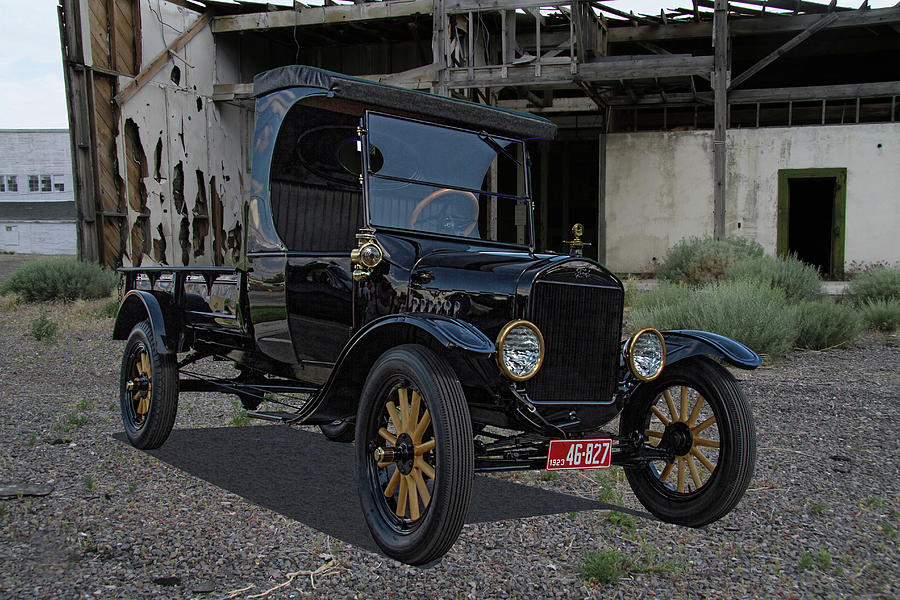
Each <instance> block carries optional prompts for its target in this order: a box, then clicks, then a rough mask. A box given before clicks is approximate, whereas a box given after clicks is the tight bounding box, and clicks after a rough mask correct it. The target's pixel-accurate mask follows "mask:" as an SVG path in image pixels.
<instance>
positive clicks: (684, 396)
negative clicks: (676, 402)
mask: <svg viewBox="0 0 900 600" xmlns="http://www.w3.org/2000/svg"><path fill="white" fill-rule="evenodd" d="M687 418H688V388H687V386H686V385H683V386H681V413H680V414H679V415H678V420H679V421H687Z"/></svg>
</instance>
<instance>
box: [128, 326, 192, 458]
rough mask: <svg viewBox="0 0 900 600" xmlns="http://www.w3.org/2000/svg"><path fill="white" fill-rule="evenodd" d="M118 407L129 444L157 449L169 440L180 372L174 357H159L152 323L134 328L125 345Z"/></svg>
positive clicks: (163, 355) (160, 355) (175, 407)
mask: <svg viewBox="0 0 900 600" xmlns="http://www.w3.org/2000/svg"><path fill="white" fill-rule="evenodd" d="M119 404H120V406H121V410H122V421H123V423H124V425H125V435H126V436H127V437H128V441H129V442H131V444H132V445H133V446H135V447H137V448H144V449H150V448H158V447H159V446H161V445H162V444H163V442H165V441H166V438H168V437H169V432H171V431H172V426H173V425H174V423H175V413H176V411H177V406H178V369H177V366H176V364H175V358H174V356H173V355H171V354H160V353H159V350H158V348H157V346H156V340H155V338H154V337H153V332H152V329H151V327H150V323H149V322H147V321H143V322H141V323H138V324H137V325H135V326H134V329H132V330H131V334H130V335H129V336H128V342H127V343H126V344H125V352H124V354H123V356H122V370H121V376H120V387H119Z"/></svg>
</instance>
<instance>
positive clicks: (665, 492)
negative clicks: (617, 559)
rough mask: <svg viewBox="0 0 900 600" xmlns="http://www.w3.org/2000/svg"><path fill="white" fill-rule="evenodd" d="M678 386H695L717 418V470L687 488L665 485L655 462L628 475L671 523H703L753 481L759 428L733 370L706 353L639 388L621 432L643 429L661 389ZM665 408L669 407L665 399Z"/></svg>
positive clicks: (727, 507) (723, 509) (671, 367)
mask: <svg viewBox="0 0 900 600" xmlns="http://www.w3.org/2000/svg"><path fill="white" fill-rule="evenodd" d="M675 386H679V387H680V386H685V387H687V388H693V389H694V390H696V391H697V392H698V393H699V395H701V396H703V398H704V399H705V403H706V404H707V405H708V407H709V409H711V412H712V415H713V416H715V425H716V427H717V436H718V442H719V444H720V446H719V448H718V449H717V452H716V453H717V456H716V457H715V458H716V463H715V464H714V467H715V468H714V470H713V471H712V473H711V474H710V475H708V478H707V479H706V481H703V482H702V485H701V486H700V487H699V488H698V489H695V490H687V489H685V488H684V487H683V489H685V491H684V492H678V491H677V486H676V487H673V486H672V485H671V484H669V483H662V482H661V481H660V479H661V478H662V477H661V476H662V475H663V474H664V473H665V470H663V472H660V471H659V469H658V467H657V466H655V465H654V464H647V465H645V466H641V467H634V468H631V467H629V468H626V469H625V475H626V477H627V478H628V483H629V484H630V485H631V489H632V491H633V492H634V494H635V495H636V496H637V498H638V500H640V502H641V504H643V505H644V506H645V507H646V508H647V510H649V511H650V512H651V513H653V514H654V515H656V516H657V517H659V518H660V519H662V520H663V521H666V522H668V523H676V524H678V525H685V526H689V527H701V526H703V525H706V524H708V523H712V522H713V521H716V520H718V519H720V518H722V517H723V516H725V515H726V514H728V512H729V511H731V510H732V509H733V508H734V507H735V506H736V505H737V503H738V502H739V501H740V499H741V497H742V496H743V495H744V492H745V491H746V490H747V486H748V485H750V480H751V479H752V477H753V470H754V467H755V465H756V430H755V426H754V424H753V416H752V414H751V412H750V405H749V403H748V402H747V399H746V397H745V396H744V393H743V392H742V391H741V389H740V386H739V385H738V383H737V381H736V380H735V379H734V377H733V376H732V375H731V373H729V372H728V370H727V369H725V368H724V367H722V366H721V365H719V364H718V363H716V362H714V361H712V360H710V359H708V358H706V357H692V358H688V359H684V360H682V361H679V362H677V363H674V364H672V365H669V366H666V368H665V370H664V371H663V373H662V374H661V375H660V376H659V378H657V379H656V380H654V381H651V382H649V383H644V384H641V386H640V387H639V388H638V389H637V390H635V393H634V396H632V398H631V399H630V400H629V401H628V404H627V405H626V408H625V410H624V411H623V413H622V418H621V420H620V433H621V434H622V435H630V434H632V433H633V432H635V431H641V432H643V431H645V430H646V428H647V427H648V426H649V424H650V420H651V415H652V413H651V407H652V406H654V405H656V402H657V401H658V400H661V399H662V398H663V390H666V389H669V388H671V387H675ZM661 406H662V407H663V408H665V406H666V405H665V402H663V404H662V405H661ZM672 421H673V422H674V421H675V419H672ZM693 435H694V434H693V433H692V437H691V440H693V439H694V437H693ZM703 435H704V436H706V435H707V434H706V433H704V434H703ZM698 437H699V436H698ZM673 447H674V446H673ZM689 453H690V452H686V453H684V454H682V456H688V454H689ZM691 460H692V461H693V459H691ZM675 462H676V463H677V460H676V461H675ZM698 470H699V469H698ZM670 472H671V471H670ZM684 473H685V474H687V471H684ZM685 480H687V477H685Z"/></svg>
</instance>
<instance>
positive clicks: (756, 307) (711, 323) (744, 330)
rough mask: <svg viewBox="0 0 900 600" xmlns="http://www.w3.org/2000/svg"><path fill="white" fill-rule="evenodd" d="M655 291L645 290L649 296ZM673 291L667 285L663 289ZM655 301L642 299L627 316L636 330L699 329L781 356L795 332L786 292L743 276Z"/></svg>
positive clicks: (795, 320)
mask: <svg viewBox="0 0 900 600" xmlns="http://www.w3.org/2000/svg"><path fill="white" fill-rule="evenodd" d="M653 293H654V292H648V294H650V295H652V294H653ZM663 293H664V294H672V292H671V290H668V291H666V292H663ZM671 297H672V298H676V300H675V301H674V302H670V303H662V302H659V303H656V302H654V299H653V298H646V297H644V298H642V300H641V303H642V307H641V308H638V307H635V308H634V310H633V311H632V313H631V316H630V319H631V321H632V323H634V325H635V327H636V328H637V329H642V328H644V327H655V328H657V329H700V330H704V331H711V332H713V333H718V334H720V335H724V336H727V337H730V338H732V339H735V340H737V341H739V342H742V343H744V344H746V345H747V346H749V347H750V348H752V349H753V350H755V351H756V352H758V353H760V354H767V355H769V356H771V357H778V356H782V355H784V354H785V353H786V352H787V351H788V350H790V349H791V347H792V346H793V345H794V340H796V339H797V332H798V315H797V308H796V307H795V306H791V305H789V304H788V303H787V300H786V299H785V296H784V292H782V291H781V290H776V289H773V288H770V287H767V286H760V285H758V284H756V283H754V282H751V281H746V280H735V281H720V282H717V283H714V284H712V285H709V286H706V287H703V288H697V289H691V290H689V291H688V292H687V293H686V294H684V295H683V296H682V297H681V299H677V295H676V294H672V295H671Z"/></svg>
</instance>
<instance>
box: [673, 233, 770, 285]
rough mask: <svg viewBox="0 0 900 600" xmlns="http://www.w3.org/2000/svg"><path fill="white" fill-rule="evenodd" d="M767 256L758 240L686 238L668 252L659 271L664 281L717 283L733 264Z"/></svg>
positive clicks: (731, 237)
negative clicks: (745, 259) (741, 260)
mask: <svg viewBox="0 0 900 600" xmlns="http://www.w3.org/2000/svg"><path fill="white" fill-rule="evenodd" d="M763 254H764V252H763V247H762V246H761V245H760V244H759V242H757V241H755V240H748V239H745V238H739V237H734V236H730V237H724V238H720V239H715V238H709V237H707V238H696V237H692V238H686V239H683V240H681V241H679V242H678V243H677V244H675V245H674V246H672V248H671V249H669V252H668V253H667V254H666V258H665V260H664V261H663V262H662V264H661V265H660V266H659V268H658V269H657V271H656V276H657V278H659V279H662V280H663V281H674V282H682V283H687V284H690V285H703V284H707V283H712V282H714V281H717V280H718V279H719V277H721V276H722V275H723V274H724V273H725V269H727V268H728V266H729V265H731V264H732V263H734V262H737V261H738V260H740V259H743V258H753V257H757V256H762V255H763Z"/></svg>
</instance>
